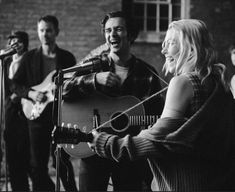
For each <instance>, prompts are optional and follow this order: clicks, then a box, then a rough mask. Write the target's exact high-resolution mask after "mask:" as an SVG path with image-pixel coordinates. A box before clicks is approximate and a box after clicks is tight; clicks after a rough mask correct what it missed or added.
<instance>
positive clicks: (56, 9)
mask: <svg viewBox="0 0 235 192" xmlns="http://www.w3.org/2000/svg"><path fill="white" fill-rule="evenodd" d="M119 9H121V1H120V0H1V1H0V48H3V47H4V46H5V44H6V38H7V36H8V35H9V33H10V32H11V31H12V30H25V31H27V32H28V33H29V36H30V48H34V47H35V46H38V45H39V41H38V37H37V31H36V29H37V28H36V26H37V20H38V19H39V17H40V16H42V15H45V14H53V15H55V16H56V17H57V18H58V19H59V22H60V34H59V36H58V44H59V45H60V46H61V47H63V48H66V49H68V50H70V51H72V52H73V53H74V54H75V56H76V58H77V59H78V60H79V59H81V58H82V57H84V56H85V55H86V54H87V53H88V52H89V51H90V50H91V49H93V48H95V47H97V46H98V45H100V44H101V43H102V42H103V37H102V35H101V32H100V20H101V19H102V17H103V15H104V14H105V13H106V12H108V11H110V10H119Z"/></svg>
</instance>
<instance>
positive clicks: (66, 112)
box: [61, 93, 157, 158]
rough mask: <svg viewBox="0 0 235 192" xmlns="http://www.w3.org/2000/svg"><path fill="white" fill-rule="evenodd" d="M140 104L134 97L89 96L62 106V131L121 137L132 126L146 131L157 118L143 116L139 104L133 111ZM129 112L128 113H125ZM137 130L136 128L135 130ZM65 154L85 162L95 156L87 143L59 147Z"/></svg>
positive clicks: (154, 116)
mask: <svg viewBox="0 0 235 192" xmlns="http://www.w3.org/2000/svg"><path fill="white" fill-rule="evenodd" d="M139 102H140V101H139V99H137V98H136V97H134V96H122V97H108V96H105V95H103V94H100V93H96V94H93V95H90V96H88V97H85V98H81V99H79V101H75V102H63V103H62V118H61V119H62V126H63V130H65V129H66V128H67V129H80V131H82V132H84V133H89V132H91V131H92V130H93V129H95V128H96V129H97V126H98V129H102V131H106V132H110V131H112V134H118V135H120V134H122V133H124V132H126V131H128V129H130V128H136V127H133V126H141V127H143V128H145V127H146V126H147V125H152V124H154V123H155V122H156V120H157V116H156V115H144V114H145V110H144V106H143V105H142V104H140V105H138V106H137V107H134V108H132V107H133V106H135V105H136V104H138V103H139ZM129 108H132V109H131V110H127V109H129ZM138 128H139V127H138ZM62 147H63V148H64V150H65V151H66V152H67V153H68V154H69V155H70V156H73V157H77V158H85V157H89V156H91V155H93V154H94V152H92V150H91V149H90V148H89V146H88V145H87V143H84V142H83V143H79V144H62Z"/></svg>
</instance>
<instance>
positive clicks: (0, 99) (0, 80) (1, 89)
mask: <svg viewBox="0 0 235 192" xmlns="http://www.w3.org/2000/svg"><path fill="white" fill-rule="evenodd" d="M0 112H1V113H0V114H1V115H0V127H1V133H0V136H1V147H2V143H3V140H4V139H3V136H2V134H3V131H4V130H5V128H6V124H5V115H6V114H5V73H4V57H0ZM1 149H2V148H1ZM4 154H5V186H6V191H8V177H7V172H8V167H7V161H6V146H5V145H4Z"/></svg>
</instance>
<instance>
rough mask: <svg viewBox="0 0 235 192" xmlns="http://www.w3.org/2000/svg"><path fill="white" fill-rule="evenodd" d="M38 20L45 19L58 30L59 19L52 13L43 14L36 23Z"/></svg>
mask: <svg viewBox="0 0 235 192" xmlns="http://www.w3.org/2000/svg"><path fill="white" fill-rule="evenodd" d="M40 21H45V22H46V23H52V24H53V25H54V27H55V30H56V31H57V32H59V21H58V19H57V18H56V17H55V16H53V15H45V16H42V17H40V18H39V20H38V23H39V22H40Z"/></svg>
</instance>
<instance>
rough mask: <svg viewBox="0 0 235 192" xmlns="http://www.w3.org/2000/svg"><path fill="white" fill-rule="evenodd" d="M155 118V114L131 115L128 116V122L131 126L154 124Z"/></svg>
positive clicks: (156, 117)
mask: <svg viewBox="0 0 235 192" xmlns="http://www.w3.org/2000/svg"><path fill="white" fill-rule="evenodd" d="M157 119H158V116H157V115H133V116H130V117H129V124H130V125H131V126H134V125H138V126H144V125H145V126H148V125H152V124H154V123H155V122H156V121H157Z"/></svg>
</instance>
